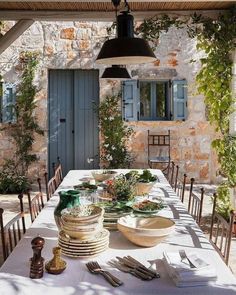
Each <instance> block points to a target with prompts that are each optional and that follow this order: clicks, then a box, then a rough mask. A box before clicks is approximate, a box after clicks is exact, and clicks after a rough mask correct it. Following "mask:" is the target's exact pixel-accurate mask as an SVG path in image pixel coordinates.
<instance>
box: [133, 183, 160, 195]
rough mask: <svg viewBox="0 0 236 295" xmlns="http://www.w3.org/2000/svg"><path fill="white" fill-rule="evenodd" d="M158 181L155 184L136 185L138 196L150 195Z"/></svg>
mask: <svg viewBox="0 0 236 295" xmlns="http://www.w3.org/2000/svg"><path fill="white" fill-rule="evenodd" d="M155 183H156V181H153V182H147V183H145V182H137V183H136V185H135V191H136V195H137V196H142V195H148V194H149V193H150V190H151V189H152V187H153V186H154V184H155Z"/></svg>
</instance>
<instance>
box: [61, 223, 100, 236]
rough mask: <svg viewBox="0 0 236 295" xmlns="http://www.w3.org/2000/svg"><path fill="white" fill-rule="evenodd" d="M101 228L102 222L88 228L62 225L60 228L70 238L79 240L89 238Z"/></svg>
mask: <svg viewBox="0 0 236 295" xmlns="http://www.w3.org/2000/svg"><path fill="white" fill-rule="evenodd" d="M102 228H103V224H102V223H97V224H96V225H95V226H94V227H90V228H87V229H85V228H81V227H80V226H77V227H76V226H74V227H71V226H68V225H62V230H63V231H64V232H65V234H66V235H68V236H69V237H71V238H74V239H80V240H87V239H91V238H92V237H93V236H94V235H96V234H97V233H98V232H99V231H101V230H102Z"/></svg>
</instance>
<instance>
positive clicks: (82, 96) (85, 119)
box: [48, 70, 99, 176]
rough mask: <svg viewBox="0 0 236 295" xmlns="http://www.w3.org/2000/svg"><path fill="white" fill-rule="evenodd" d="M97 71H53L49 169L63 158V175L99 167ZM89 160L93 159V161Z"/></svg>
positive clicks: (49, 120)
mask: <svg viewBox="0 0 236 295" xmlns="http://www.w3.org/2000/svg"><path fill="white" fill-rule="evenodd" d="M98 103H99V73H98V71H97V70H49V93H48V129H49V135H48V138H49V140H48V167H49V174H50V176H51V175H52V169H51V167H52V163H53V162H56V161H57V157H60V160H61V163H62V166H63V172H64V174H66V173H67V172H68V171H69V170H71V169H96V168H98V167H99V156H98V155H99V131H98V117H97V113H96V111H95V105H98ZM88 159H93V161H89V160H88Z"/></svg>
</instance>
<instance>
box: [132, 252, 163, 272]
mask: <svg viewBox="0 0 236 295" xmlns="http://www.w3.org/2000/svg"><path fill="white" fill-rule="evenodd" d="M126 258H127V259H129V260H130V261H132V262H133V263H136V264H137V265H139V266H140V267H142V268H143V269H145V270H146V271H148V272H149V273H151V274H152V275H153V276H155V277H156V278H160V274H159V273H158V272H156V271H155V270H152V269H150V268H147V267H146V266H145V265H143V264H142V263H141V262H139V261H138V260H136V259H134V258H133V257H132V256H129V255H128V256H126Z"/></svg>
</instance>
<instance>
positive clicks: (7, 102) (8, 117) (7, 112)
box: [0, 82, 16, 123]
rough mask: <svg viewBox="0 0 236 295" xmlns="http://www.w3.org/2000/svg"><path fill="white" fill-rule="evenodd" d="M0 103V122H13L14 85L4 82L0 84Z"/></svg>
mask: <svg viewBox="0 0 236 295" xmlns="http://www.w3.org/2000/svg"><path fill="white" fill-rule="evenodd" d="M0 102H1V104H0V111H1V117H0V122H3V123H9V122H14V121H15V115H14V105H15V102H16V87H15V85H14V84H12V83H5V82H1V83H0Z"/></svg>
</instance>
